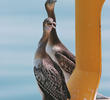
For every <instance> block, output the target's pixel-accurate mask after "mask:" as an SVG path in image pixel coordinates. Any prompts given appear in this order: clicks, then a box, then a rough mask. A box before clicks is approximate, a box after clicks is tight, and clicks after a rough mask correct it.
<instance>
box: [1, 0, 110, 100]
mask: <svg viewBox="0 0 110 100" xmlns="http://www.w3.org/2000/svg"><path fill="white" fill-rule="evenodd" d="M15 1H16V0H15ZM15 1H14V0H10V2H9V0H4V1H1V0H0V5H1V6H2V10H1V9H0V100H41V95H40V92H39V90H38V88H37V84H36V80H35V77H34V74H33V58H34V54H35V51H36V48H37V45H38V41H39V39H40V38H41V36H42V22H43V20H44V19H45V18H46V17H47V15H46V12H45V9H44V7H43V5H44V1H43V2H38V1H37V0H36V1H35V0H32V1H29V0H27V1H26V0H24V1H23V2H22V1H21V0H20V1H19V2H18V1H16V2H15ZM59 1H60V2H59V3H58V5H56V16H57V33H58V36H59V38H60V40H61V41H62V42H63V43H64V44H65V45H66V47H67V48H68V49H69V50H70V51H71V52H73V53H74V54H75V15H74V14H75V11H74V2H73V1H72V2H70V3H68V2H67V1H65V2H64V3H63V1H61V0H59ZM12 2H14V3H12ZM25 2H26V3H25ZM27 2H28V3H27ZM30 2H31V3H30ZM108 2H109V0H108ZM23 3H24V4H23ZM3 5H5V7H7V8H5V7H4V6H3ZM36 5H37V6H36ZM38 5H39V6H38ZM1 6H0V8H1ZM66 8H67V9H66ZM101 26H102V77H101V81H100V86H99V92H100V93H102V94H104V95H106V96H110V3H106V4H105V5H104V8H103V11H102V25H101Z"/></svg>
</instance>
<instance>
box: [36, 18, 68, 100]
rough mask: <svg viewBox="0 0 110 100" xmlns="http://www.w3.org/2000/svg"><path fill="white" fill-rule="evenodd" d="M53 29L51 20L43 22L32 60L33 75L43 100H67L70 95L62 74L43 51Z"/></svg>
mask: <svg viewBox="0 0 110 100" xmlns="http://www.w3.org/2000/svg"><path fill="white" fill-rule="evenodd" d="M53 28H55V23H54V22H53V19H52V18H47V19H45V20H44V22H43V36H42V38H41V40H40V41H39V45H38V49H37V51H36V54H35V58H34V74H35V78H36V80H37V83H38V86H39V88H40V90H41V93H42V96H43V100H67V99H70V93H69V91H68V88H67V86H66V82H65V78H64V75H63V72H62V70H61V69H60V67H59V66H58V65H57V64H56V63H55V62H54V61H53V60H52V59H51V58H50V57H49V56H48V54H47V53H46V51H45V49H46V44H47V41H48V36H49V35H50V32H51V31H52V29H53Z"/></svg>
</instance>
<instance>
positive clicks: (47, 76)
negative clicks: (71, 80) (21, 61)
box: [34, 61, 66, 100]
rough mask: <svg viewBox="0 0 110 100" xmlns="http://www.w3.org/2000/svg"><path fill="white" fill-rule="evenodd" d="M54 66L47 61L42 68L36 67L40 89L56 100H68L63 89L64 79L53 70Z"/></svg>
mask: <svg viewBox="0 0 110 100" xmlns="http://www.w3.org/2000/svg"><path fill="white" fill-rule="evenodd" d="M53 67H54V66H53V64H51V63H50V62H49V64H48V63H47V62H46V61H45V62H43V63H42V64H40V67H37V68H36V67H34V74H35V77H36V80H37V82H38V84H39V85H40V87H42V89H44V91H46V92H47V93H48V94H49V95H51V96H52V97H53V98H56V100H66V99H65V94H64V91H63V87H62V78H61V76H60V75H59V73H58V72H57V71H56V70H55V69H53Z"/></svg>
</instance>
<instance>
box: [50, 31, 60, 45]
mask: <svg viewBox="0 0 110 100" xmlns="http://www.w3.org/2000/svg"><path fill="white" fill-rule="evenodd" d="M48 43H49V44H51V45H55V44H58V43H60V40H59V38H58V36H57V32H56V29H52V31H51V33H50V36H49V40H48Z"/></svg>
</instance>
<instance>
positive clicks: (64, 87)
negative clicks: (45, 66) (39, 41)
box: [53, 62, 71, 99]
mask: <svg viewBox="0 0 110 100" xmlns="http://www.w3.org/2000/svg"><path fill="white" fill-rule="evenodd" d="M53 63H54V66H55V68H56V69H57V71H58V72H59V73H60V76H61V77H62V86H63V91H64V93H65V94H66V96H67V98H69V99H70V98H71V96H70V92H69V90H68V88H67V85H66V82H65V78H64V74H63V72H62V70H61V69H60V67H59V66H58V65H57V64H56V63H55V62H53Z"/></svg>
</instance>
